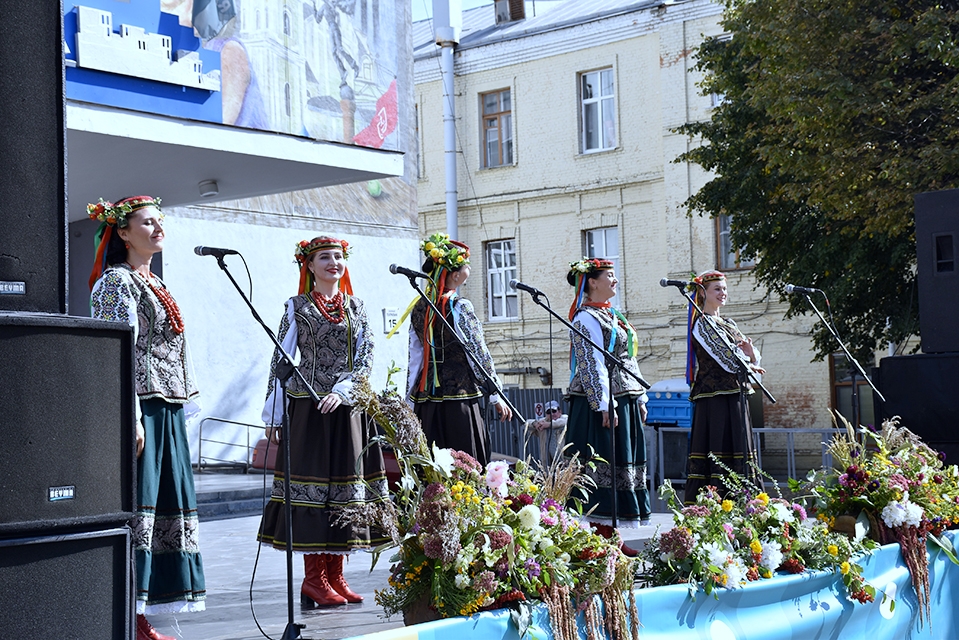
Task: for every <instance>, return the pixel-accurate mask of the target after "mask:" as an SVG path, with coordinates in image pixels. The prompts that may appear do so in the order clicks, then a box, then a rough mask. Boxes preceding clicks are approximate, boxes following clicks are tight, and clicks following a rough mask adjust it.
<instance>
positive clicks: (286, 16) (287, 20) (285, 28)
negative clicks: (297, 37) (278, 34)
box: [283, 11, 293, 36]
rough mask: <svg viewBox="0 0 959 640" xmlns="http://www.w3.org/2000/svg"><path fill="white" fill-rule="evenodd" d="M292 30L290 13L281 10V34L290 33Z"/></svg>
mask: <svg viewBox="0 0 959 640" xmlns="http://www.w3.org/2000/svg"><path fill="white" fill-rule="evenodd" d="M292 34H293V30H292V28H291V26H290V14H289V13H287V12H286V11H284V12H283V35H287V36H289V35H292Z"/></svg>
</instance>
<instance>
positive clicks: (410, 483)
mask: <svg viewBox="0 0 959 640" xmlns="http://www.w3.org/2000/svg"><path fill="white" fill-rule="evenodd" d="M415 488H416V480H414V479H413V476H412V475H410V474H408V473H404V474H403V477H402V478H400V489H402V490H403V491H412V490H413V489H415Z"/></svg>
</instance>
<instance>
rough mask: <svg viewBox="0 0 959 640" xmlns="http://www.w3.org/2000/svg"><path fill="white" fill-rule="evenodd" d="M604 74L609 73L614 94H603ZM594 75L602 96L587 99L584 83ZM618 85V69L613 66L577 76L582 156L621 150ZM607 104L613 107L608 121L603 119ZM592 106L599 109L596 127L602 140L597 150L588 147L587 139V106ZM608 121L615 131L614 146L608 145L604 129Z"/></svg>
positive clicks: (613, 134)
mask: <svg viewBox="0 0 959 640" xmlns="http://www.w3.org/2000/svg"><path fill="white" fill-rule="evenodd" d="M604 73H609V74H610V79H611V85H612V93H610V94H608V95H607V94H604V93H602V91H603V81H602V80H603V74H604ZM592 74H596V77H597V82H598V86H599V90H600V94H599V96H598V97H592V96H591V97H589V98H586V97H585V95H584V93H585V92H584V88H585V87H584V82H585V81H586V79H587V77H588V76H590V75H592ZM616 85H617V79H616V69H615V67H614V66H613V65H609V66H607V67H599V68H597V69H592V70H589V71H580V72H579V73H577V74H576V94H577V96H578V98H579V150H580V153H581V154H584V155H587V154H592V153H602V152H604V151H612V150H614V149H618V148H619V120H618V118H619V106H618V104H617V98H616ZM607 103H608V104H609V105H611V107H612V116H611V117H610V118H609V119H608V120H607V119H606V118H604V117H603V116H604V114H605V107H604V105H605V104H607ZM592 104H596V105H598V107H599V108H598V111H597V116H596V117H597V122H596V126H597V129H598V135H599V136H600V137H601V138H602V140H601V141H600V145H601V146H599V147H595V148H590V147H589V146H588V138H587V121H588V118H587V115H586V110H587V105H592ZM607 121H608V122H611V123H612V126H613V131H612V138H613V140H612V144H609V145H607V144H606V143H607V141H606V133H607V132H606V131H605V129H604V128H603V124H604V123H605V122H607Z"/></svg>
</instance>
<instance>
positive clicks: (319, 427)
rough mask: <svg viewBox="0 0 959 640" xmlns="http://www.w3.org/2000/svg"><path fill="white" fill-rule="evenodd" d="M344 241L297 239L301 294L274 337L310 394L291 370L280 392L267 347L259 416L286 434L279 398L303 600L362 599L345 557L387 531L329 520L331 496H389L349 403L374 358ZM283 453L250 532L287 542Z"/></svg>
mask: <svg viewBox="0 0 959 640" xmlns="http://www.w3.org/2000/svg"><path fill="white" fill-rule="evenodd" d="M348 256H349V243H347V242H346V241H345V240H338V239H336V238H331V237H328V236H320V237H318V238H314V239H313V240H303V241H302V242H300V243H299V244H297V246H296V251H295V257H296V260H297V262H298V263H299V265H300V286H299V294H298V295H296V296H294V297H292V298H290V299H289V300H287V302H286V311H285V313H284V314H283V318H282V320H281V322H280V330H279V336H278V339H279V341H280V343H281V344H282V346H283V349H284V350H285V351H286V352H287V353H288V354H290V355H291V356H295V355H296V354H297V352H299V363H298V364H297V369H299V371H300V373H301V374H303V379H304V380H305V383H306V384H307V385H309V386H310V388H312V390H313V391H314V392H316V394H317V395H318V396H319V398H320V402H319V404H318V405H317V404H314V402H313V400H312V398H311V396H310V393H309V391H308V389H307V388H306V387H305V386H304V383H303V382H302V381H301V380H300V378H299V377H298V376H295V375H294V376H293V377H291V378H290V379H289V381H288V382H287V385H286V397H285V398H283V397H280V396H281V388H280V385H279V383H278V381H277V379H276V368H277V365H278V363H279V362H280V359H281V357H282V355H281V353H280V351H279V350H277V351H275V352H274V355H273V362H272V365H271V367H270V376H269V383H268V385H267V398H266V403H265V405H264V408H263V422H264V424H265V425H266V426H267V429H266V432H267V437H268V438H269V439H270V440H271V442H273V443H274V444H279V442H280V439H281V438H283V437H285V434H281V433H280V427H281V426H282V424H283V405H284V403H285V404H286V407H287V413H288V419H289V425H290V437H289V440H288V441H287V442H288V444H289V447H290V469H289V478H290V492H291V500H292V504H293V507H292V525H293V543H292V546H293V551H294V552H296V553H301V554H304V555H303V564H304V568H305V577H304V579H303V584H302V586H301V587H300V602H301V604H303V605H304V606H312V605H314V604H315V605H317V606H332V605H340V604H346V603H347V602H351V603H356V602H361V601H362V600H363V597H362V596H361V595H359V594H357V593H355V592H354V591H353V590H352V589H350V587H349V585H348V584H347V582H346V579H345V578H344V576H343V559H344V557H345V556H347V555H349V554H351V553H354V552H355V551H356V550H357V549H367V548H369V547H370V546H372V545H377V544H380V543H382V542H385V541H386V538H384V537H380V536H379V535H378V534H375V533H373V532H371V531H370V529H369V528H364V529H357V528H352V527H344V526H341V525H339V524H337V523H336V522H335V509H336V507H338V506H346V505H357V504H363V503H377V502H384V501H386V500H388V499H389V498H388V492H387V486H386V472H385V467H384V465H383V454H382V452H381V451H380V448H379V447H377V446H372V447H369V448H367V445H368V444H369V437H370V434H369V432H368V431H367V428H366V425H365V420H364V419H363V415H362V414H361V413H354V412H353V407H352V404H353V388H354V385H355V383H356V382H357V381H358V380H359V379H360V378H367V377H369V375H370V370H371V368H372V365H373V336H372V332H371V330H370V326H369V321H368V319H367V315H366V308H365V307H364V306H363V302H362V301H361V300H360V299H359V298H357V297H356V296H354V295H352V294H353V290H352V286H351V284H350V278H349V272H348V271H347V268H346V259H347V257H348ZM286 474H287V470H286V468H285V461H284V459H283V456H277V459H276V469H275V473H274V476H273V491H272V495H271V497H270V501H269V503H267V505H266V507H265V509H264V511H263V518H262V520H261V522H260V530H259V532H258V534H257V539H258V540H259V541H260V543H261V544H263V545H266V546H271V547H273V548H275V549H278V550H285V549H286V544H287V535H286V519H285V504H284V490H283V485H284V478H285V476H286Z"/></svg>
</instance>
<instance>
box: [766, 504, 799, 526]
mask: <svg viewBox="0 0 959 640" xmlns="http://www.w3.org/2000/svg"><path fill="white" fill-rule="evenodd" d="M769 510H770V511H772V512H773V513H774V515H775V516H776V519H777V520H779V521H780V522H792V521H793V520H795V519H796V517H795V516H794V515H793V510H792V509H790V508H789V507H787V506H786V505H784V504H783V503H781V502H774V503H772V504H771V505H769Z"/></svg>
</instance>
